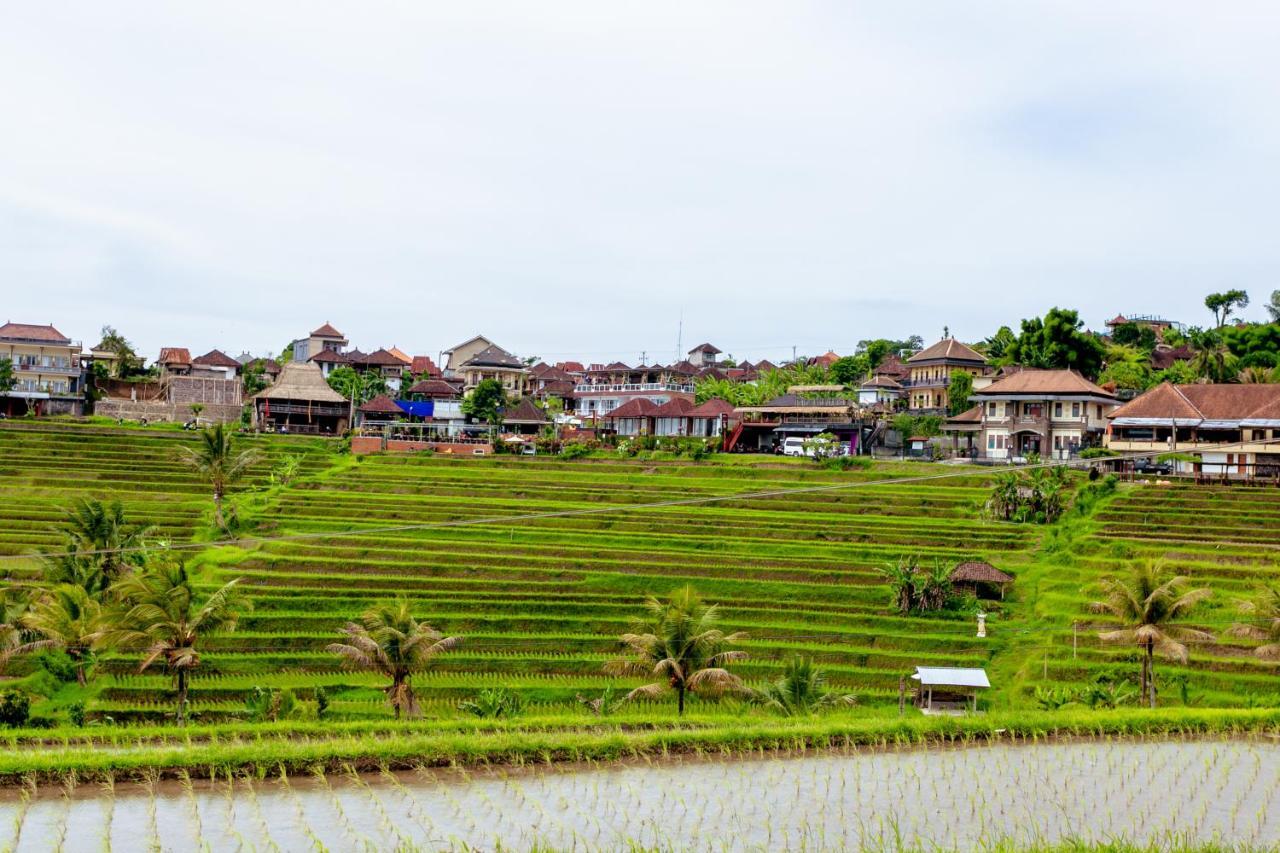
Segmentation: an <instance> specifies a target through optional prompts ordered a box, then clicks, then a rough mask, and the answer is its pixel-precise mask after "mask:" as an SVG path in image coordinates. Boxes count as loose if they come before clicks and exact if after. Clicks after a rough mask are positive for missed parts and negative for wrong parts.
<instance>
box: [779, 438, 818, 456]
mask: <svg viewBox="0 0 1280 853" xmlns="http://www.w3.org/2000/svg"><path fill="white" fill-rule="evenodd" d="M808 440H809V439H807V438H801V437H799V436H796V435H793V436H788V437H787V438H784V439H783V440H782V455H783V456H812V455H813V450H812V449H810V448H807V447H805V446H804V443H805V442H806V441H808Z"/></svg>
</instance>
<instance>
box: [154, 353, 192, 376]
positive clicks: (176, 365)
mask: <svg viewBox="0 0 1280 853" xmlns="http://www.w3.org/2000/svg"><path fill="white" fill-rule="evenodd" d="M153 366H154V367H156V368H157V369H158V370H159V371H160V375H161V376H187V375H189V374H190V373H191V350H189V349H187V348H186V347H162V348H161V349H160V355H158V356H156V360H155V363H154V365H153Z"/></svg>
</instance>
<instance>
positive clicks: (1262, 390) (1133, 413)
mask: <svg viewBox="0 0 1280 853" xmlns="http://www.w3.org/2000/svg"><path fill="white" fill-rule="evenodd" d="M1110 417H1112V418H1158V419H1161V420H1171V419H1173V418H1178V419H1186V420H1208V421H1227V420H1247V419H1258V420H1273V419H1276V420H1280V385H1261V384H1259V385H1251V384H1243V385H1173V384H1171V383H1169V382H1163V383H1161V384H1160V385H1157V386H1156V387H1154V388H1152V389H1151V390H1150V391H1147V392H1146V393H1145V394H1140V395H1139V396H1137V397H1135V398H1133V399H1132V400H1130V401H1129V402H1128V403H1125V404H1124V405H1123V406H1121V407H1120V408H1118V409H1116V410H1115V411H1114V412H1112V413H1111V415H1110Z"/></svg>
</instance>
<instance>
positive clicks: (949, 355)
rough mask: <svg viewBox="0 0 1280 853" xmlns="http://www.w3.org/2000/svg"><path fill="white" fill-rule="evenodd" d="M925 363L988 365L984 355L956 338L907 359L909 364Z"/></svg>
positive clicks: (925, 349) (943, 341) (940, 342)
mask: <svg viewBox="0 0 1280 853" xmlns="http://www.w3.org/2000/svg"><path fill="white" fill-rule="evenodd" d="M923 361H963V362H976V363H978V364H986V363H987V359H986V358H985V357H984V356H983V355H982V353H980V352H978V351H976V350H974V349H973V348H971V347H967V346H965V345H964V344H962V343H960V342H959V341H957V340H956V339H955V338H946V339H944V340H941V341H938V342H937V343H936V344H934V345H933V346H930V347H926V348H924V349H922V350H920V352H918V353H916V354H915V355H913V356H911V358H909V359H907V364H919V363H920V362H923Z"/></svg>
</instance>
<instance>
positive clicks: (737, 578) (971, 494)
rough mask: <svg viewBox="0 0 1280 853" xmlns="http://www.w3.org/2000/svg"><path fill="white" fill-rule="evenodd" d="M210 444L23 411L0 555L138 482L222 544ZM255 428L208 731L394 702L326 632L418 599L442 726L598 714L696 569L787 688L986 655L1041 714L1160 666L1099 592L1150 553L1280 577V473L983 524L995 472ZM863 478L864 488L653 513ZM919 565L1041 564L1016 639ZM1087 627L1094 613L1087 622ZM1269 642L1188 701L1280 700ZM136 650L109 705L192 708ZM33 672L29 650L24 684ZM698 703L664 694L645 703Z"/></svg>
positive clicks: (761, 666)
mask: <svg viewBox="0 0 1280 853" xmlns="http://www.w3.org/2000/svg"><path fill="white" fill-rule="evenodd" d="M190 440H192V439H191V437H190V436H188V435H184V434H181V433H160V432H149V431H142V430H132V431H126V430H100V429H91V428H76V427H71V426H67V427H60V428H54V427H36V428H32V427H28V426H22V427H19V426H18V425H12V426H5V427H0V553H2V554H7V555H31V554H33V553H34V552H36V551H38V550H39V549H41V548H51V547H54V546H55V545H56V543H57V536H56V535H55V533H54V532H53V530H52V525H54V524H55V523H56V522H57V521H58V520H59V519H60V517H61V514H62V513H63V511H64V510H65V508H66V507H67V506H69V505H70V503H71V502H72V500H73V499H74V498H76V497H97V498H118V499H120V500H121V501H123V503H124V505H125V507H126V510H127V511H128V513H129V514H130V516H131V518H133V519H136V520H138V521H146V522H150V523H153V524H155V525H157V529H158V531H159V532H160V533H161V534H162V535H163V536H164V537H166V538H168V539H169V540H170V541H173V542H191V541H193V540H194V541H203V540H207V539H209V538H211V537H212V536H213V533H212V529H211V525H210V524H209V520H208V519H209V516H210V501H209V498H208V496H207V494H206V491H207V490H206V488H205V487H204V486H203V485H201V484H200V483H199V482H198V481H197V480H196V479H195V478H194V477H193V476H192V475H191V474H190V473H189V472H187V471H186V470H185V469H184V468H182V467H181V466H180V465H179V464H177V462H176V461H175V448H176V447H177V446H179V444H180V443H181V442H184V441H190ZM246 443H247V444H248V445H250V446H256V447H258V448H259V449H260V450H261V451H262V452H263V457H264V458H263V460H262V461H261V462H260V463H259V464H258V465H256V466H255V468H254V470H253V472H252V474H251V476H250V477H249V478H247V479H246V480H245V481H244V482H242V483H241V484H240V486H239V487H238V489H237V493H238V497H237V500H238V502H239V512H240V515H241V518H242V521H243V522H244V523H245V524H246V526H247V532H246V533H244V534H243V535H244V537H245V538H244V539H243V540H242V541H241V542H240V544H239V545H238V546H234V547H232V546H222V547H218V548H216V549H214V550H195V551H193V552H192V553H193V557H192V564H193V565H195V566H199V567H200V568H199V572H200V573H199V577H200V583H201V584H202V585H203V586H205V587H208V588H213V587H216V586H218V585H220V584H222V583H225V582H226V581H228V580H230V579H233V578H242V579H243V581H242V584H243V585H244V587H245V588H246V589H247V591H248V593H249V595H250V597H251V599H252V601H253V604H254V608H253V610H252V611H251V612H249V613H248V614H246V615H245V616H244V617H243V618H242V619H241V620H240V624H239V627H238V630H237V631H236V632H234V633H232V634H227V635H224V636H219V637H215V638H211V639H210V640H209V641H208V642H207V643H206V646H205V649H206V651H205V654H204V655H203V660H202V665H201V667H200V669H199V670H197V672H196V674H195V676H194V678H193V681H192V687H191V698H192V708H193V710H194V711H195V712H196V713H197V715H198V718H199V719H201V720H202V721H203V722H206V723H208V722H216V721H219V720H226V719H233V718H236V717H237V716H239V715H241V714H242V713H243V710H244V705H245V696H246V694H247V693H248V692H249V691H250V690H251V689H253V688H254V687H281V688H292V689H293V690H294V691H295V693H296V694H297V695H298V696H299V697H301V698H303V699H304V700H305V699H307V698H308V697H310V696H311V695H312V694H313V692H314V690H315V688H317V687H320V686H323V687H324V688H326V689H327V691H328V693H329V695H330V696H331V697H332V702H331V705H330V712H331V717H332V718H334V719H360V718H375V719H376V718H382V717H389V716H390V710H389V708H388V707H387V706H386V704H385V702H384V700H383V694H382V691H381V687H382V686H383V684H382V683H381V682H380V681H379V680H378V679H377V678H376V677H374V676H372V675H367V674H362V673H353V672H350V671H346V670H343V669H342V668H341V667H340V666H339V662H338V660H337V658H335V657H334V656H333V655H332V654H330V653H328V652H326V651H325V646H326V645H327V644H328V643H330V642H333V641H334V640H336V639H337V633H336V632H337V629H338V628H339V627H340V626H341V625H342V624H343V623H344V622H345V621H347V620H349V619H352V618H354V617H355V616H356V615H357V614H359V613H360V611H361V610H362V609H364V608H365V607H366V606H368V605H369V604H371V603H373V602H375V601H379V600H385V599H387V598H391V597H393V596H397V595H403V596H407V597H408V598H409V599H410V600H411V601H412V602H413V604H414V610H415V614H416V615H417V616H418V618H419V619H422V620H424V621H427V622H430V623H431V624H432V625H434V626H435V627H437V628H438V629H440V630H441V631H442V632H444V633H446V634H460V635H462V636H463V637H464V638H465V642H464V644H463V645H462V647H461V648H460V649H459V650H458V651H455V652H452V653H450V654H448V655H445V656H442V657H441V658H439V659H438V661H437V663H436V665H435V666H434V668H433V671H432V672H430V673H429V674H425V675H422V676H418V677H417V678H416V679H415V686H416V688H417V690H418V693H419V696H420V698H421V700H422V703H423V707H424V710H425V712H426V714H427V716H428V717H431V716H446V717H447V716H458V715H459V714H460V712H459V711H458V710H457V705H458V703H459V702H460V701H462V700H465V699H468V698H471V697H472V696H474V695H475V694H476V693H477V692H478V691H479V690H480V689H481V688H484V687H490V686H504V687H507V688H509V689H511V690H513V691H516V692H519V693H520V694H522V695H523V696H524V698H525V699H526V700H527V701H528V702H529V703H530V711H529V712H530V713H541V712H546V713H560V712H564V713H574V714H577V713H583V714H585V713H586V712H585V711H583V709H582V708H581V705H580V704H579V702H578V701H577V698H576V697H578V696H579V695H584V696H595V695H599V694H600V693H601V692H602V691H604V690H605V689H606V688H608V687H610V686H615V687H621V688H625V687H629V686H634V685H635V684H638V683H640V682H639V680H634V679H633V680H627V679H619V678H615V677H611V676H607V675H606V674H605V673H604V671H603V668H602V667H603V663H604V662H605V661H606V660H607V659H609V658H610V657H612V656H613V655H614V654H615V652H616V649H617V636H618V635H619V634H620V633H622V632H624V631H626V630H627V629H628V627H629V625H630V623H631V620H632V619H633V618H634V617H635V616H637V615H639V613H640V609H641V605H642V602H643V601H644V599H645V598H646V597H647V596H649V595H665V594H666V593H667V592H668V591H670V590H671V589H673V588H675V587H677V586H680V585H683V584H685V583H691V584H693V585H694V586H695V587H696V588H697V589H698V590H699V591H700V592H701V593H702V594H703V595H704V597H705V598H707V599H708V600H710V601H714V602H717V603H719V604H720V605H721V607H722V612H723V620H724V622H725V624H726V625H727V626H728V627H730V628H732V629H735V630H743V631H746V632H747V633H748V634H749V636H750V639H749V640H748V641H747V642H746V644H745V647H746V648H747V650H748V651H749V652H750V655H751V657H750V659H749V660H748V661H747V662H745V663H743V664H741V665H739V666H738V667H737V671H738V672H739V673H740V674H741V675H742V676H743V677H744V678H746V679H747V680H748V681H749V682H752V683H755V684H759V683H761V682H763V681H764V680H766V679H772V678H774V677H776V676H777V674H778V673H779V671H780V668H781V666H782V664H783V662H784V660H786V659H787V658H789V657H790V656H792V655H794V654H802V655H807V656H812V657H814V658H815V659H816V660H817V661H819V662H821V664H822V666H823V667H824V668H825V669H826V671H827V674H828V677H829V679H830V681H831V682H832V684H833V685H834V686H836V687H838V688H840V689H841V690H842V691H844V692H850V693H853V694H855V695H856V696H857V697H858V701H859V706H860V707H861V708H862V709H864V710H863V711H862V713H870V712H871V711H872V709H874V707H875V706H876V705H885V706H892V707H896V702H897V693H898V683H899V679H900V677H902V676H904V675H907V674H909V673H910V672H911V671H912V670H913V668H914V667H915V666H916V665H917V664H933V665H954V666H985V667H987V668H988V669H989V671H990V672H991V674H992V680H993V683H994V684H995V689H994V690H993V691H992V692H991V694H990V696H989V697H988V698H987V700H986V701H987V704H988V706H989V707H991V708H993V709H1001V708H1017V707H1033V706H1034V705H1035V698H1034V695H1033V692H1034V689H1035V687H1036V686H1037V685H1040V684H1049V685H1054V686H1060V685H1064V684H1074V685H1080V686H1082V685H1084V684H1086V683H1089V682H1090V681H1091V680H1093V679H1095V678H1096V677H1098V676H1099V675H1102V676H1108V675H1110V676H1111V677H1113V678H1115V679H1117V680H1123V679H1128V678H1132V677H1134V676H1135V674H1136V663H1135V661H1136V655H1135V653H1134V651H1133V650H1131V649H1126V648H1118V647H1105V646H1102V645H1101V644H1100V643H1099V642H1098V640H1097V636H1096V633H1097V632H1096V627H1095V628H1090V627H1089V626H1090V624H1091V623H1092V621H1096V620H1097V619H1098V617H1096V616H1093V615H1090V614H1089V613H1088V612H1087V603H1088V601H1089V600H1090V597H1091V595H1093V594H1095V593H1096V588H1095V584H1096V582H1097V580H1098V579H1099V578H1100V577H1102V576H1104V575H1106V574H1109V573H1114V572H1117V571H1122V570H1123V569H1124V568H1125V566H1126V565H1127V564H1129V563H1131V562H1132V561H1134V560H1137V559H1140V558H1143V557H1147V556H1158V557H1164V558H1166V559H1167V560H1168V561H1170V563H1171V564H1173V565H1176V566H1178V567H1180V568H1183V569H1184V570H1185V571H1186V572H1187V573H1190V574H1192V575H1193V576H1194V578H1195V580H1196V582H1197V583H1198V584H1203V585H1208V586H1211V587H1212V588H1213V589H1214V590H1215V599H1214V601H1213V603H1211V605H1210V606H1209V607H1208V608H1207V609H1206V610H1205V611H1204V618H1203V621H1204V622H1206V623H1211V624H1212V625H1213V626H1214V628H1215V630H1217V631H1219V633H1220V632H1221V629H1223V628H1225V627H1226V625H1227V624H1228V623H1229V622H1230V621H1231V620H1232V619H1233V617H1234V612H1235V611H1234V606H1235V600H1236V599H1237V598H1240V597H1245V596H1247V595H1248V594H1250V592H1251V591H1252V589H1253V588H1254V587H1255V586H1256V585H1257V582H1258V581H1259V580H1261V579H1263V578H1272V579H1274V578H1276V577H1277V576H1280V570H1278V563H1277V558H1278V557H1280V551H1278V550H1277V546H1276V542H1275V541H1274V539H1275V531H1276V530H1277V529H1280V528H1278V526H1277V521H1278V520H1280V490H1276V489H1274V488H1270V489H1267V488H1243V487H1186V486H1176V487H1175V486H1156V485H1134V486H1129V485H1124V486H1122V487H1121V489H1120V491H1119V493H1118V494H1117V495H1116V496H1115V497H1113V498H1111V499H1110V500H1109V501H1107V502H1105V503H1103V504H1102V505H1101V506H1100V507H1099V508H1098V509H1097V511H1096V512H1095V513H1094V514H1093V515H1092V516H1091V517H1088V518H1071V519H1067V520H1064V521H1062V522H1059V523H1058V524H1056V525H1051V526H1048V527H1038V526H1035V525H1015V524H1008V523H999V522H994V521H990V520H986V519H984V518H983V517H982V514H981V512H980V509H981V507H982V505H983V504H984V502H985V501H986V499H987V496H988V494H989V491H990V485H989V483H990V479H991V477H992V471H991V470H990V469H978V468H972V469H963V468H957V467H955V466H934V465H922V464H902V463H877V464H876V465H875V466H874V467H871V468H869V469H858V470H853V471H846V472H840V471H831V470H826V469H820V468H818V467H816V466H814V465H813V464H812V463H811V462H808V461H807V460H784V459H777V458H771V457H732V458H719V459H718V458H714V457H713V458H712V459H710V460H707V461H703V462H700V463H690V462H685V461H657V460H636V459H619V458H607V459H606V458H589V459H581V460H573V461H561V460H557V459H554V458H543V457H538V458H528V457H502V456H499V457H491V458H484V459H476V458H448V457H445V456H412V457H399V456H397V457H382V456H374V457H365V458H357V459H353V458H351V457H349V456H346V455H341V454H339V453H337V452H336V445H334V444H326V443H325V442H323V441H321V440H300V439H287V438H272V439H266V438H261V439H256V438H255V439H247V440H246ZM290 454H294V455H299V456H301V459H302V461H301V466H300V473H299V476H298V477H297V479H295V480H294V481H293V482H292V483H290V484H289V485H287V486H279V485H272V483H271V479H270V472H271V470H272V469H273V467H274V466H276V465H278V464H279V462H280V460H281V459H282V458H284V457H285V456H286V455H290ZM941 475H945V476H941ZM923 477H929V478H932V479H927V480H924V481H919V478H923ZM900 479H911V480H916V481H915V482H896V481H897V480H900ZM837 485H845V486H848V488H841V489H838V490H836V489H826V490H814V491H808V492H795V493H791V494H785V495H778V496H764V495H761V496H755V497H732V498H730V499H726V500H721V501H716V502H711V503H704V504H696V505H675V506H661V507H643V508H637V505H645V504H651V503H656V502H662V501H670V500H686V499H695V498H701V497H714V496H742V495H749V494H751V493H767V492H774V491H779V490H794V489H804V488H812V487H827V486H837ZM519 516H534V517H531V518H519V519H516V520H512V519H513V518H514V517H519ZM424 525H431V526H427V527H424ZM322 533H323V534H326V535H323V536H320V535H318V534H322ZM329 534H332V535H329ZM904 556H919V557H921V558H922V560H923V561H925V562H926V563H931V562H932V560H933V559H934V558H937V559H940V560H942V561H944V562H948V563H952V562H955V561H958V560H960V559H964V558H980V559H985V560H988V561H990V562H992V563H993V564H995V565H997V566H999V567H1000V568H1003V569H1005V570H1007V571H1009V572H1011V573H1013V574H1015V575H1016V576H1017V578H1018V580H1017V582H1016V583H1015V585H1014V587H1013V589H1012V590H1011V594H1010V596H1009V598H1008V599H1007V600H1006V601H1005V602H1002V603H995V604H992V605H990V606H989V608H988V609H989V610H990V612H991V616H990V619H989V629H990V635H989V636H988V637H987V638H985V639H979V638H977V637H976V636H975V621H974V619H973V617H972V615H971V614H969V613H956V614H948V615H936V616H929V617H905V616H900V615H896V614H894V613H892V612H890V610H889V607H888V604H889V591H888V588H887V586H885V584H884V583H883V581H882V579H881V576H880V575H879V572H878V568H879V567H881V566H883V565H885V564H886V563H889V562H896V561H897V560H898V559H899V558H901V557H904ZM3 568H4V569H5V572H6V576H7V577H8V578H9V579H10V580H11V581H13V582H18V583H26V582H33V581H35V580H36V579H37V578H38V576H39V572H38V564H37V562H36V560H35V559H34V558H29V557H28V558H24V559H19V560H7V561H5V562H4V563H3ZM1073 622H1077V623H1080V624H1081V625H1082V626H1084V627H1081V628H1079V629H1078V630H1077V631H1075V632H1074V634H1073V629H1072V624H1073ZM1073 641H1074V643H1073ZM1250 652H1251V649H1250V644H1249V643H1248V642H1245V641H1239V640H1234V639H1233V640H1229V641H1227V640H1220V642H1219V643H1216V644H1211V645H1207V646H1203V647H1196V648H1193V650H1192V656H1191V662H1190V664H1189V665H1188V666H1186V667H1182V666H1174V665H1171V664H1165V663H1162V664H1160V666H1159V673H1160V676H1161V678H1162V701H1163V702H1164V703H1165V704H1171V705H1178V704H1182V702H1183V693H1184V692H1185V698H1186V699H1187V701H1188V702H1189V703H1191V704H1194V705H1200V706H1234V707H1240V706H1249V705H1256V704H1262V703H1268V702H1269V703H1270V704H1277V701H1276V694H1277V692H1280V671H1278V670H1277V665H1276V664H1275V663H1267V662H1263V661H1261V660H1258V659H1256V658H1255V657H1253V656H1252V655H1251V653H1250ZM136 663H137V656H136V655H132V656H127V655H120V654H116V655H107V656H105V657H104V659H103V660H102V661H101V663H100V665H99V668H98V673H97V676H96V678H95V679H94V681H93V682H92V683H91V685H90V688H89V690H88V700H87V703H86V704H87V710H88V712H89V715H90V717H91V718H92V717H98V718H101V717H104V716H109V717H111V718H112V719H114V720H115V721H117V722H124V721H130V720H146V721H152V722H159V721H161V720H163V719H164V718H165V716H166V715H168V714H171V710H172V698H171V697H172V684H171V681H170V679H169V678H168V677H167V676H165V675H164V674H162V673H161V672H158V671H157V672H156V673H154V674H153V673H151V672H148V673H145V674H138V673H137V672H136ZM29 667H30V663H29V662H28V661H24V660H15V661H13V662H12V663H11V664H10V666H9V674H10V677H21V676H23V675H24V674H25V673H26V672H28V671H29ZM1183 684H1185V689H1184V688H1183V687H1182V686H1181V685H1183ZM1175 685H1178V686H1175ZM53 704H56V703H53ZM702 710H705V711H706V712H707V713H711V712H712V711H714V712H715V713H719V714H723V713H724V711H725V709H724V707H723V706H721V707H718V708H714V709H713V708H705V707H704V708H703V709H702ZM693 711H694V712H695V714H696V713H697V712H698V711H699V706H698V705H696V704H695V706H694V708H693ZM673 712H674V709H673V708H670V707H664V706H663V705H661V704H659V705H657V706H655V705H644V706H642V707H637V708H635V709H633V710H632V711H629V712H628V713H632V714H636V715H649V716H651V717H653V718H654V719H665V718H667V717H669V716H671V715H672V714H673ZM735 713H751V714H759V713H762V712H760V711H758V710H754V709H749V710H742V711H739V712H735ZM850 713H855V714H856V713H859V711H853V712H850ZM583 719H584V722H585V721H586V719H587V718H586V717H584V718H583Z"/></svg>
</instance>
